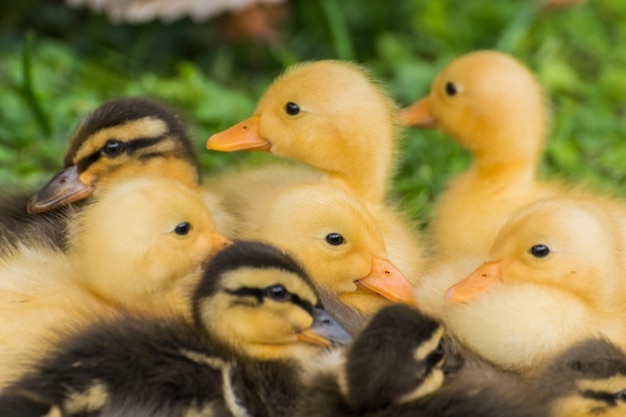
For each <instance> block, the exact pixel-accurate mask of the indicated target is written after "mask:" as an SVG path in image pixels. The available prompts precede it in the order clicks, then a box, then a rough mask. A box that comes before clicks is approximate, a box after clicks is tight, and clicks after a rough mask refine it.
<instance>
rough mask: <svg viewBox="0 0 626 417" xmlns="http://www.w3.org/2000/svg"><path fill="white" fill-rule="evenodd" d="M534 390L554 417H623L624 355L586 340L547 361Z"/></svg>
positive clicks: (625, 406) (600, 342)
mask: <svg viewBox="0 0 626 417" xmlns="http://www.w3.org/2000/svg"><path fill="white" fill-rule="evenodd" d="M536 389H537V395H538V396H540V397H544V398H545V399H546V401H547V403H548V406H549V408H550V412H551V414H550V415H551V416H553V417H593V416H606V417H618V416H623V415H626V355H625V354H624V352H623V351H622V350H621V349H619V348H618V347H617V346H615V345H614V344H612V343H610V342H608V341H607V340H604V339H590V340H585V341H583V342H580V343H578V344H575V345H574V346H572V347H571V348H569V349H567V350H565V351H564V352H563V353H561V354H559V355H558V356H556V358H554V359H553V360H551V361H549V362H548V364H547V366H545V367H544V369H543V371H542V372H541V374H540V375H539V379H538V383H537V388H536Z"/></svg>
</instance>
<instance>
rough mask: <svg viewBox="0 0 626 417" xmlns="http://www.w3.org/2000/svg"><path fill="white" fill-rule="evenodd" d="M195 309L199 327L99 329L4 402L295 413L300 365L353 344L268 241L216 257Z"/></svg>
mask: <svg viewBox="0 0 626 417" xmlns="http://www.w3.org/2000/svg"><path fill="white" fill-rule="evenodd" d="M192 304H193V307H192V310H193V317H194V321H193V323H189V321H187V320H185V319H183V318H180V317H176V316H172V315H167V316H164V317H161V318H158V319H150V318H145V317H144V318H138V317H124V319H122V320H116V321H111V322H102V323H98V324H96V325H95V326H92V327H91V328H89V329H88V330H87V331H85V332H83V333H81V334H78V335H77V336H76V337H74V338H73V339H70V340H68V341H65V342H64V343H62V344H61V346H60V348H59V349H58V352H57V353H56V354H54V355H52V356H50V357H49V358H48V359H46V360H45V361H43V362H42V363H41V364H40V365H38V366H37V368H36V369H35V370H34V371H33V372H32V373H30V374H29V375H28V376H27V377H25V378H24V379H23V380H21V381H19V382H17V383H16V384H14V385H13V386H11V387H10V388H8V389H7V390H5V391H4V392H3V396H2V397H0V404H7V403H8V404H17V405H14V406H15V407H18V406H21V407H26V406H27V404H31V403H32V401H30V398H32V397H39V398H48V399H49V402H52V403H53V404H55V405H56V406H57V407H58V408H59V409H60V410H61V411H62V413H63V415H68V416H71V415H81V416H82V415H101V414H99V413H102V414H103V415H109V414H107V413H110V415H116V414H115V413H114V411H115V409H116V407H121V409H125V408H126V409H127V408H128V404H133V406H134V407H137V408H139V409H141V408H143V407H153V408H154V409H159V410H168V411H169V413H170V414H168V415H170V416H181V417H182V416H189V415H196V414H197V415H205V414H209V415H225V416H242V415H254V416H289V415H293V408H292V407H293V403H294V402H295V399H296V398H297V396H298V395H299V393H300V391H299V390H300V382H299V377H298V369H299V361H300V360H304V361H306V360H310V359H311V358H312V357H314V356H315V355H317V354H318V352H319V351H321V348H322V346H324V345H327V344H330V343H331V341H337V342H339V343H346V342H347V341H348V339H347V335H346V334H345V332H344V331H343V330H342V329H341V328H339V327H338V326H337V325H336V323H335V322H334V321H333V320H332V318H330V316H328V315H327V314H325V313H324V311H323V310H322V309H321V306H320V305H319V303H318V300H317V295H316V292H315V288H314V286H313V285H312V282H311V281H310V279H309V278H308V277H307V275H306V273H305V272H304V270H303V269H302V268H301V267H300V266H299V265H298V264H297V263H296V262H294V261H293V260H292V259H291V258H289V257H288V256H286V255H284V254H283V253H281V252H280V251H278V250H276V249H274V248H272V247H270V246H268V245H264V244H260V243H255V242H238V243H236V244H234V245H233V246H231V247H229V248H227V249H225V250H224V251H222V252H220V253H218V254H217V255H216V256H215V257H214V258H213V259H212V261H211V263H210V264H209V265H208V267H207V270H206V271H205V273H204V275H203V278H202V280H201V281H200V283H199V284H198V286H197V287H196V289H195V291H194V295H193V297H192ZM318 344H321V346H320V345H318ZM24 393H28V395H25V394H24ZM86 399H89V401H85V400H86ZM157 406H158V407H157ZM3 409H5V410H6V408H3Z"/></svg>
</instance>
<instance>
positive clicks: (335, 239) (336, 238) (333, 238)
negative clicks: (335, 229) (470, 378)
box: [326, 233, 343, 246]
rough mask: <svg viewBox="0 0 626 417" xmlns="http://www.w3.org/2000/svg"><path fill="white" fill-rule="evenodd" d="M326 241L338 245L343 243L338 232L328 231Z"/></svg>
mask: <svg viewBox="0 0 626 417" xmlns="http://www.w3.org/2000/svg"><path fill="white" fill-rule="evenodd" d="M326 242H328V243H329V244H331V245H333V246H339V245H341V244H342V243H343V236H341V235H340V234H339V233H329V234H327V235H326Z"/></svg>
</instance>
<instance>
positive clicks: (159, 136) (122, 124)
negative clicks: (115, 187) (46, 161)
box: [27, 98, 200, 213]
mask: <svg viewBox="0 0 626 417" xmlns="http://www.w3.org/2000/svg"><path fill="white" fill-rule="evenodd" d="M152 174H154V175H166V176H169V177H171V178H175V179H177V180H179V181H181V182H182V183H184V184H187V185H189V186H193V185H195V184H197V183H198V182H199V178H200V177H199V172H198V165H197V161H196V159H195V156H194V153H193V147H192V145H191V142H190V141H189V139H188V137H187V133H186V131H185V128H184V126H183V124H182V123H181V120H180V119H179V117H178V116H177V115H175V114H173V113H172V112H170V110H168V109H166V108H165V107H163V106H161V105H160V104H157V103H155V102H153V101H150V100H146V99H143V98H119V99H114V100H111V101H108V102H106V103H105V104H103V105H102V106H100V107H99V108H97V109H96V110H95V111H94V112H93V113H91V114H90V115H88V116H87V117H86V118H85V119H84V120H83V121H82V122H81V123H80V124H79V126H78V127H77V128H76V130H75V131H74V133H73V134H72V137H71V139H70V143H69V146H68V148H67V151H66V153H65V159H64V161H63V168H61V170H60V171H59V172H57V173H56V174H55V176H54V177H53V178H52V179H51V180H50V181H49V182H48V183H47V184H46V185H45V186H44V187H43V188H42V189H41V190H39V192H38V193H37V194H35V195H34V196H33V197H32V198H31V199H30V201H29V203H28V208H27V209H28V211H29V212H30V213H35V212H43V211H48V210H52V209H54V208H56V207H61V206H64V205H66V204H70V203H73V202H77V201H81V200H84V199H86V198H88V197H90V196H91V195H92V194H94V192H97V190H98V188H100V187H103V186H108V185H109V184H114V183H116V182H119V181H125V180H127V179H130V178H133V177H135V176H137V175H152Z"/></svg>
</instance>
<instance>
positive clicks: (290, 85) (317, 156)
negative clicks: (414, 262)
mask: <svg viewBox="0 0 626 417" xmlns="http://www.w3.org/2000/svg"><path fill="white" fill-rule="evenodd" d="M395 109H396V106H395V103H394V102H393V101H392V100H391V99H390V98H389V97H388V96H387V94H386V93H385V92H384V91H383V89H382V88H380V87H379V86H378V84H377V83H376V82H375V81H374V80H373V78H372V77H371V75H369V74H368V73H367V71H366V70H365V69H364V68H362V67H360V66H358V65H356V64H351V63H348V62H341V61H335V60H322V61H315V62H309V63H303V64H298V65H295V66H293V67H291V68H290V69H288V70H287V71H286V72H285V73H284V74H283V75H281V76H280V77H278V78H277V79H276V80H275V81H274V83H273V84H272V85H271V86H270V87H269V88H268V90H267V91H266V92H265V94H264V95H263V97H261V99H260V100H259V102H258V104H257V108H256V110H255V112H254V115H253V116H252V117H250V118H248V119H246V120H244V121H242V122H240V123H238V124H236V125H234V126H232V127H231V128H229V129H228V130H225V131H223V132H220V133H217V134H214V135H212V136H211V137H210V138H209V140H208V141H207V147H208V148H209V149H213V150H219V151H228V152H230V151H236V150H259V151H267V152H271V153H273V154H274V155H276V156H280V157H284V158H288V159H292V160H295V161H300V162H303V163H305V164H307V165H310V166H312V167H315V168H317V169H319V170H321V171H322V172H324V173H325V174H326V175H327V176H328V177H329V178H331V179H333V180H337V181H339V182H341V183H345V184H347V186H348V187H349V188H350V189H351V190H353V191H354V192H355V193H356V194H358V195H360V196H362V197H363V198H364V199H365V200H366V201H370V202H374V203H378V202H381V201H382V200H383V199H384V198H385V197H386V193H387V189H388V187H389V185H390V182H391V174H392V167H393V163H394V157H395V143H394V141H395V138H396V136H397V135H396V133H397V129H398V128H397V125H396V121H395Z"/></svg>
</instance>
